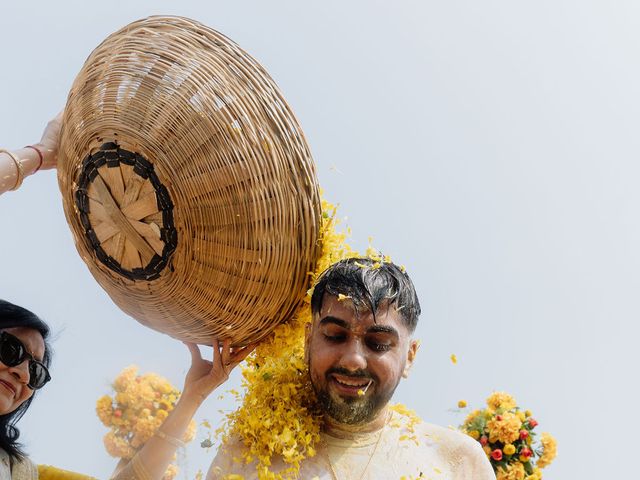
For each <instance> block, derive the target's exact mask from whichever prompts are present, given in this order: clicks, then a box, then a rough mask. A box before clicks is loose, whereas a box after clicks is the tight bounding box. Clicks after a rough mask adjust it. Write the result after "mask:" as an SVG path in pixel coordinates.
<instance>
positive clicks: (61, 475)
mask: <svg viewBox="0 0 640 480" xmlns="http://www.w3.org/2000/svg"><path fill="white" fill-rule="evenodd" d="M38 479H39V480H96V479H95V478H94V477H89V476H87V475H82V474H81V473H75V472H70V471H69V470H62V469H61V468H56V467H52V466H51V465H38Z"/></svg>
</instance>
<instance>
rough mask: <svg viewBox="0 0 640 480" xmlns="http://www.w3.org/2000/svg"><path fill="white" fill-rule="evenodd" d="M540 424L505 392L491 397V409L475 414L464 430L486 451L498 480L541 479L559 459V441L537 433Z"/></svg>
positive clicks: (462, 427)
mask: <svg viewBox="0 0 640 480" xmlns="http://www.w3.org/2000/svg"><path fill="white" fill-rule="evenodd" d="M537 426H538V422H537V421H536V420H535V419H534V418H533V416H532V414H531V412H530V411H529V410H521V409H520V408H519V407H518V406H517V404H516V401H515V399H514V398H513V397H512V396H511V395H509V394H507V393H504V392H494V393H492V394H491V395H490V396H489V398H487V408H485V409H484V410H474V411H473V412H471V413H470V414H469V415H468V416H467V418H466V419H465V421H464V423H463V424H462V426H461V427H460V429H461V430H462V431H463V432H465V433H466V434H467V435H469V436H470V437H472V438H474V439H475V440H477V441H478V442H480V445H482V448H483V449H484V451H485V452H486V454H487V456H488V457H489V460H490V461H491V466H492V467H493V469H494V471H495V472H496V478H497V480H540V479H541V478H542V471H541V469H542V468H544V467H546V466H547V465H549V464H550V463H551V462H552V461H553V459H554V458H555V456H556V440H555V439H554V438H553V437H552V436H551V435H550V434H548V433H542V434H540V441H539V442H538V441H537V439H536V437H537V435H538V434H537V433H536V432H535V431H534V430H535V428H536V427H537Z"/></svg>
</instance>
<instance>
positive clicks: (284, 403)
mask: <svg viewBox="0 0 640 480" xmlns="http://www.w3.org/2000/svg"><path fill="white" fill-rule="evenodd" d="M322 211H323V215H322V230H321V240H320V241H321V247H322V252H321V254H320V258H319V260H318V262H317V264H316V268H315V271H314V272H310V284H311V285H313V284H314V282H315V281H316V279H317V278H318V276H319V275H320V274H321V273H322V272H323V271H324V270H326V269H327V268H328V267H329V266H331V265H332V264H333V263H335V262H337V261H339V260H342V259H344V258H348V257H353V256H357V255H358V253H357V252H356V251H354V250H352V249H351V247H350V246H349V245H348V244H346V243H345V241H346V238H347V235H348V233H349V232H348V231H347V232H338V231H337V225H338V224H339V220H338V219H337V217H336V207H335V206H333V205H332V204H330V203H328V202H326V201H324V200H323V203H322ZM365 255H366V256H367V257H369V258H371V259H372V260H374V261H376V262H380V263H382V262H388V261H390V259H389V258H388V257H383V256H382V255H380V253H379V252H377V251H376V250H375V249H374V248H372V247H369V248H368V249H367V251H366V253H365ZM312 293H313V289H310V290H309V291H308V292H307V295H306V298H305V301H304V303H303V304H302V305H301V306H300V307H299V308H298V310H297V311H296V313H295V314H294V315H293V318H292V319H291V320H290V321H289V322H287V323H284V324H282V325H279V326H278V327H277V328H276V329H275V330H274V331H273V333H272V335H271V336H270V337H269V338H268V339H267V340H265V341H263V342H262V343H260V345H258V347H257V348H256V350H255V352H254V353H253V354H252V355H251V356H249V357H248V359H247V361H246V365H245V366H244V367H243V370H242V375H243V381H242V385H243V388H244V390H245V394H244V397H243V398H242V404H241V406H240V407H239V408H238V409H237V410H236V411H234V412H232V413H230V414H228V415H227V418H226V420H225V422H224V424H223V425H222V426H221V427H220V428H219V429H218V430H217V431H216V433H217V434H223V435H222V440H223V442H226V441H228V440H229V438H231V437H236V438H240V439H241V440H242V442H243V444H244V446H245V450H244V457H243V458H242V459H240V460H241V461H243V462H246V463H251V462H254V461H255V462H256V466H257V474H258V478H259V479H260V480H282V479H290V478H297V474H298V472H299V470H300V463H301V461H302V460H304V459H305V458H306V457H313V456H315V454H316V449H315V447H316V444H317V443H318V441H319V440H320V429H321V426H322V415H321V412H320V411H319V409H318V406H317V402H316V397H315V393H314V391H313V388H312V386H311V383H310V381H309V378H308V372H307V364H306V361H305V356H304V348H305V344H304V343H305V342H304V338H305V325H306V324H308V323H310V322H311V308H310V303H311V295H312ZM232 393H234V394H236V395H237V397H239V394H237V392H232ZM394 410H395V411H396V412H397V413H399V414H401V415H404V416H406V417H407V418H408V425H409V426H413V425H415V423H417V422H418V421H419V419H418V418H417V417H416V416H415V414H413V413H412V412H411V411H410V410H408V409H406V408H404V407H402V406H395V407H394ZM398 426H399V425H398ZM409 431H411V429H410V430H409ZM407 439H409V437H408V438H407ZM410 439H411V440H414V441H415V438H413V437H411V438H410ZM210 445H211V443H210V442H206V445H204V444H203V446H210ZM277 456H279V457H281V458H282V459H283V461H284V462H285V464H287V465H288V468H287V469H286V470H284V471H281V472H279V473H275V472H272V471H271V470H270V469H269V467H270V465H271V460H272V458H274V457H277ZM228 478H236V477H234V476H229V477H228ZM238 478H239V477H238Z"/></svg>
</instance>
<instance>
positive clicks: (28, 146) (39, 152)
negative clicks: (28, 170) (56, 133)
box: [24, 145, 44, 173]
mask: <svg viewBox="0 0 640 480" xmlns="http://www.w3.org/2000/svg"><path fill="white" fill-rule="evenodd" d="M24 148H33V149H34V150H35V151H36V152H38V156H39V157H40V163H39V164H38V167H37V168H36V169H35V170H34V171H33V173H36V172H37V171H38V170H40V167H42V163H43V162H44V157H43V156H42V152H41V151H40V149H39V148H36V147H34V146H33V145H27V146H26V147H24Z"/></svg>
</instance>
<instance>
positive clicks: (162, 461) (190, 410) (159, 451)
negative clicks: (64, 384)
mask: <svg viewBox="0 0 640 480" xmlns="http://www.w3.org/2000/svg"><path fill="white" fill-rule="evenodd" d="M200 403H201V402H200V400H199V399H197V398H193V397H191V396H185V395H183V396H182V397H181V398H180V400H179V401H178V403H177V404H176V406H175V407H174V409H173V410H172V411H171V413H170V414H169V416H168V417H167V419H166V420H165V421H164V422H163V424H162V425H161V426H160V428H159V431H160V432H161V433H159V434H158V433H156V434H155V435H154V436H153V437H151V438H150V439H149V440H148V441H147V442H146V443H145V444H144V446H143V447H142V448H141V449H140V451H138V453H136V456H135V457H134V458H133V459H132V461H131V462H129V463H128V464H127V465H126V466H125V467H124V468H123V469H122V470H120V471H119V472H117V473H116V474H115V475H114V476H113V477H111V478H112V480H160V479H161V478H162V476H163V475H164V473H165V471H166V470H167V467H168V466H169V464H170V463H171V461H172V460H173V456H174V454H175V453H176V450H177V449H178V447H179V446H180V443H181V439H182V438H183V435H184V433H185V432H186V431H187V428H188V427H189V423H190V422H191V419H192V418H193V416H194V415H195V413H196V411H197V410H198V407H199V406H200Z"/></svg>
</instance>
